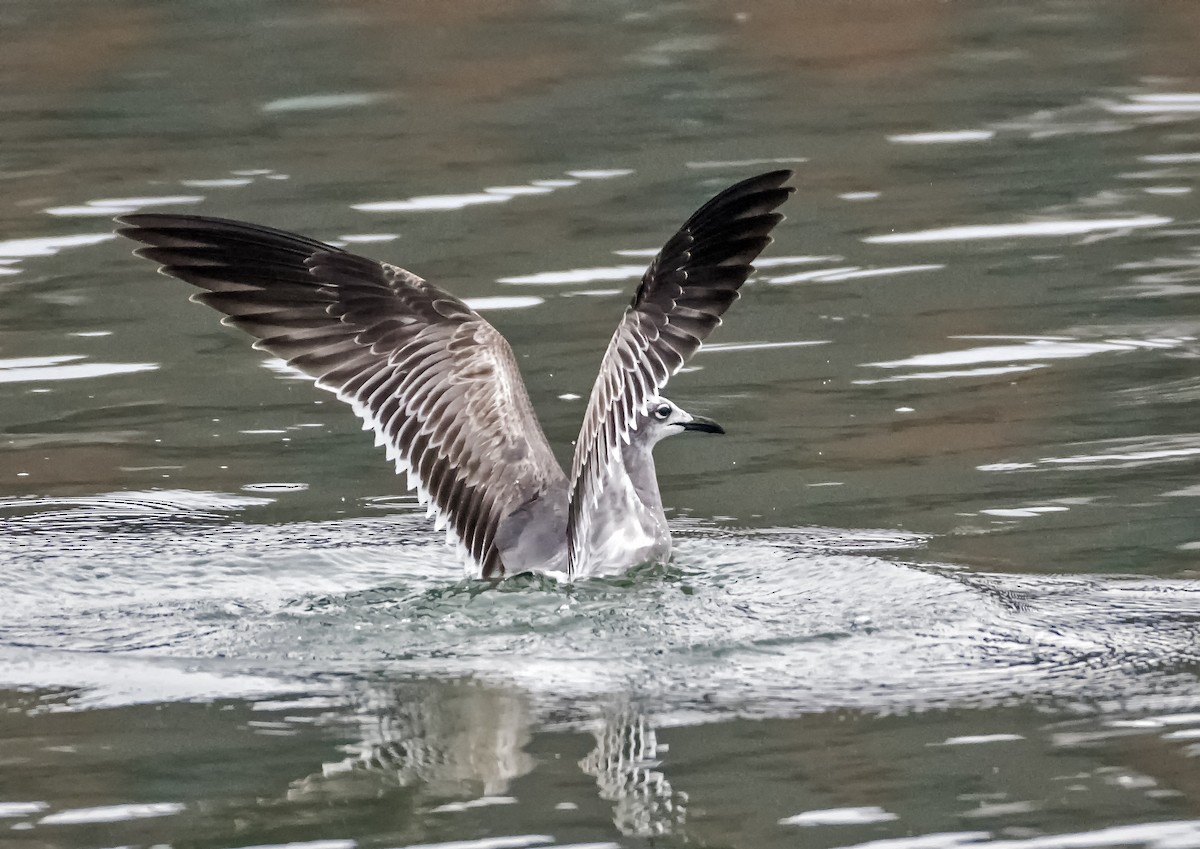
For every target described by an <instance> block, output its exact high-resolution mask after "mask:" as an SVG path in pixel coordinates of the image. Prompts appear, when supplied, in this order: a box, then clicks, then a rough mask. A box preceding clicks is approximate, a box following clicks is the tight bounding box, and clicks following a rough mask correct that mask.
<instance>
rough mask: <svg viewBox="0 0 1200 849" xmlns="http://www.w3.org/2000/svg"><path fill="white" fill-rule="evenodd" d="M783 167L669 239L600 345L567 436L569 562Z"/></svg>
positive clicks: (782, 176)
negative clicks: (574, 433) (610, 470)
mask: <svg viewBox="0 0 1200 849" xmlns="http://www.w3.org/2000/svg"><path fill="white" fill-rule="evenodd" d="M791 176H792V172H791V171H772V172H770V173H767V174H761V175H759V176H757V177H752V178H750V179H748V180H744V181H742V182H740V183H737V184H736V185H733V186H731V187H729V188H728V189H726V190H725V191H723V192H721V193H720V194H718V195H717V196H716V197H714V198H713V199H712V200H710V201H709V202H708V203H706V204H704V206H702V207H700V209H698V210H696V212H695V213H694V214H693V215H692V216H691V217H690V218H689V219H688V220H687V222H686V223H685V224H684V225H683V226H682V227H681V228H680V229H679V232H677V233H676V234H675V235H674V236H672V237H671V238H670V239H668V240H667V243H666V245H664V246H663V248H662V250H661V251H659V252H658V255H657V256H656V257H655V258H654V260H653V261H652V262H651V263H650V267H649V268H648V269H647V270H646V273H645V275H644V276H643V277H642V282H641V284H640V285H639V286H638V288H637V292H636V293H635V294H634V297H633V302H632V303H631V304H630V305H629V307H627V308H626V310H625V315H624V316H623V317H622V319H621V323H620V324H619V325H618V326H617V330H616V332H615V333H613V337H612V340H611V341H610V342H609V345H608V350H607V351H606V352H605V354H604V360H603V362H602V363H601V365H600V373H599V374H598V375H597V376H596V383H595V385H594V386H593V387H592V394H591V397H590V398H589V399H588V406H587V412H586V413H585V414H584V420H583V427H582V429H581V430H580V432H579V439H578V441H577V442H576V443H575V457H574V460H573V462H572V464H571V496H570V507H569V510H568V518H567V540H568V552H569V557H570V563H571V566H572V568H573V567H574V566H575V565H576V564H577V563H579V562H580V559H581V557H582V556H583V554H584V552H583V550H582V549H583V545H584V544H585V541H586V539H587V536H588V529H589V524H590V518H589V516H590V510H589V507H590V506H591V505H594V504H595V502H596V499H597V498H598V496H599V493H600V485H601V483H602V481H603V478H604V469H605V467H606V466H607V464H608V461H609V458H610V456H611V455H612V453H613V452H614V451H616V450H617V448H618V446H619V444H620V443H621V442H628V440H629V434H630V432H631V431H632V430H633V429H634V428H635V427H636V426H637V418H638V416H639V415H644V414H645V411H646V407H647V405H648V404H649V402H650V401H651V399H653V398H654V397H655V396H656V395H657V394H658V393H659V391H660V390H662V388H663V387H664V386H666V384H667V381H668V380H669V379H670V377H671V375H673V374H675V372H677V371H678V370H679V369H680V368H682V367H683V364H684V363H686V362H687V361H688V359H690V358H691V356H692V354H694V353H695V352H696V351H697V349H699V347H700V345H701V343H702V342H703V341H704V340H705V339H706V338H707V337H708V335H709V334H710V333H711V332H712V330H713V328H714V327H716V326H717V325H718V324H720V323H721V316H722V315H723V314H724V313H725V311H726V310H728V309H729V307H730V305H731V304H732V303H733V302H734V301H735V300H736V299H737V297H738V289H740V288H741V286H742V284H743V283H745V282H746V278H747V277H748V276H749V275H750V272H751V270H752V266H751V265H750V263H751V262H753V261H754V259H755V258H756V257H757V256H758V255H759V254H760V253H761V252H762V250H763V248H765V247H766V246H767V245H768V244H770V242H771V237H770V233H771V230H773V229H774V228H775V225H777V224H778V223H779V222H780V221H782V220H783V216H782V215H780V214H779V213H777V212H775V211H774V210H775V209H776V208H777V207H779V206H780V204H782V203H783V202H784V201H785V200H787V198H788V195H790V194H791V193H792V192H793V191H794V190H793V189H792V188H791V187H790V186H784V185H783V184H784V183H785V182H787V180H788V179H790V178H791Z"/></svg>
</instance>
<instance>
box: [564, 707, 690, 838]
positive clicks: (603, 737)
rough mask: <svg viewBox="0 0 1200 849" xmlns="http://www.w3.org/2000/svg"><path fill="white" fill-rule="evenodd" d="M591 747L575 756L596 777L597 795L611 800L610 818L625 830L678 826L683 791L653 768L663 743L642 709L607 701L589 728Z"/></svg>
mask: <svg viewBox="0 0 1200 849" xmlns="http://www.w3.org/2000/svg"><path fill="white" fill-rule="evenodd" d="M594 733H595V735H596V747H595V748H594V749H592V751H591V752H589V753H588V756H587V757H585V758H584V759H583V760H581V761H580V762H579V766H580V768H581V769H582V770H583V771H584V772H585V773H587V774H588V775H590V776H592V777H594V778H595V779H596V786H597V787H599V788H600V798H602V799H604V800H606V801H609V802H612V803H613V824H614V825H615V826H616V827H617V829H618V830H619V831H620V832H621V833H622V834H625V835H630V836H638V837H647V836H652V835H656V834H669V833H673V832H676V831H679V830H680V828H681V827H682V825H683V823H684V819H685V816H686V813H687V794H686V793H684V792H682V791H681V792H678V793H677V792H675V790H674V789H673V788H672V787H671V782H670V781H668V780H667V777H666V776H665V775H664V774H663V773H662V772H661V771H659V770H658V767H659V766H660V764H661V761H660V757H659V756H660V755H661V754H662V753H664V752H665V751H666V745H665V744H660V743H659V742H658V735H657V734H656V733H655V730H654V726H653V725H651V724H650V722H649V720H648V719H647V717H646V716H645V714H643V713H641V712H640V711H638V710H637V709H636V708H635V707H633V706H631V705H628V704H613V705H607V706H605V707H604V708H603V709H602V710H601V716H600V718H599V720H598V721H597V723H596V726H595V728H594Z"/></svg>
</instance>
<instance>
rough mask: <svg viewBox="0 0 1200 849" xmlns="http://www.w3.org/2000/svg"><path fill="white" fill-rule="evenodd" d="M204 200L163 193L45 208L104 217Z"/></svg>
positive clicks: (67, 214)
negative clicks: (153, 195) (149, 207)
mask: <svg viewBox="0 0 1200 849" xmlns="http://www.w3.org/2000/svg"><path fill="white" fill-rule="evenodd" d="M202 200H204V197H203V196H202V195H163V196H161V197H129V198H104V199H102V200H89V201H87V203H85V204H83V205H81V206H53V207H50V208H49V209H47V210H45V212H46V213H48V214H50V215H56V216H60V217H72V218H77V217H88V216H98V217H102V218H112V217H113V216H115V215H123V214H125V213H128V212H136V211H137V210H139V209H144V208H146V207H148V206H178V205H181V204H193V203H200V202H201V201H202Z"/></svg>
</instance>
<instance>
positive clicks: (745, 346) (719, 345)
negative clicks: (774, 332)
mask: <svg viewBox="0 0 1200 849" xmlns="http://www.w3.org/2000/svg"><path fill="white" fill-rule="evenodd" d="M829 344H832V340H830V339H803V340H796V341H792V342H714V343H711V344H706V345H703V346H701V348H700V351H701V352H704V353H713V352H714V351H762V350H769V349H771V348H809V347H812V346H814V345H829Z"/></svg>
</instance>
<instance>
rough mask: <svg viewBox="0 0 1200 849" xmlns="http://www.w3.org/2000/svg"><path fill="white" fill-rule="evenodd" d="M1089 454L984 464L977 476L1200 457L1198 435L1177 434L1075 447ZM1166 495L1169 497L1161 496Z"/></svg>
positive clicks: (1132, 465) (1131, 465)
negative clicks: (981, 474)
mask: <svg viewBox="0 0 1200 849" xmlns="http://www.w3.org/2000/svg"><path fill="white" fill-rule="evenodd" d="M1084 445H1086V446H1088V447H1090V448H1091V450H1088V451H1076V452H1074V453H1071V454H1064V455H1061V456H1048V457H1041V458H1039V459H1037V460H1036V461H1021V462H1014V461H1009V462H1002V463H988V464H985V465H981V466H977V467H976V468H977V469H978V470H979V471H981V472H1011V471H1024V470H1030V469H1037V468H1044V467H1053V468H1066V469H1074V470H1075V471H1081V470H1087V469H1129V468H1137V467H1140V466H1150V465H1157V464H1160V463H1177V462H1180V461H1183V460H1190V459H1192V458H1194V457H1198V456H1200V434H1198V433H1178V434H1162V435H1158V436H1141V437H1134V438H1122V439H1108V440H1098V441H1094V442H1086V443H1079V446H1084ZM1165 494H1166V495H1170V494H1171V493H1165Z"/></svg>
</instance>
